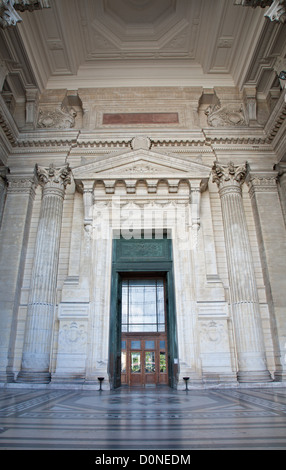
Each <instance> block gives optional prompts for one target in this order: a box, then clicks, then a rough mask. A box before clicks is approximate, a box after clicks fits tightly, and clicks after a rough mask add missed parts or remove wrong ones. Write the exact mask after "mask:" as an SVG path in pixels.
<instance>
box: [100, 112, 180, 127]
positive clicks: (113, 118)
mask: <svg viewBox="0 0 286 470" xmlns="http://www.w3.org/2000/svg"><path fill="white" fill-rule="evenodd" d="M178 122H179V115H178V113H118V114H104V115H103V124H105V125H110V124H113V125H128V124H178Z"/></svg>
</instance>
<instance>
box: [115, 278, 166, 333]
mask: <svg viewBox="0 0 286 470" xmlns="http://www.w3.org/2000/svg"><path fill="white" fill-rule="evenodd" d="M164 290H165V286H164V279H125V280H123V281H122V298H121V302H122V332H124V333H137V332H141V333H151V332H153V333H154V332H156V333H160V332H164V331H165V295H164Z"/></svg>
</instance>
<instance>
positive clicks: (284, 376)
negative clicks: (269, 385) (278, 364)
mask: <svg viewBox="0 0 286 470" xmlns="http://www.w3.org/2000/svg"><path fill="white" fill-rule="evenodd" d="M274 380H275V382H286V372H285V371H278V372H275V373H274Z"/></svg>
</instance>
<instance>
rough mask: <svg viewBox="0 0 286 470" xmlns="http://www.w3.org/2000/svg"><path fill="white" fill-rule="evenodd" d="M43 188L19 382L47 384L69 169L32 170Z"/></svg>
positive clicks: (65, 167) (50, 167)
mask: <svg viewBox="0 0 286 470" xmlns="http://www.w3.org/2000/svg"><path fill="white" fill-rule="evenodd" d="M36 173H37V176H38V180H39V183H40V184H41V185H42V188H43V196H42V204H41V211H40V218H39V224H38V231H37V239H36V245H35V253H34V265H33V271H32V278H31V287H30V295H29V301H28V310H27V320H26V330H25V340H24V348H23V358H22V368H21V371H20V373H19V375H18V381H19V382H35V383H47V382H49V381H50V354H51V342H52V329H53V321H54V309H55V305H56V289H57V273H58V260H59V245H60V235H61V223H62V211H63V201H64V195H65V189H66V186H67V184H69V183H70V181H71V178H70V169H69V167H68V166H67V165H66V166H63V167H61V168H55V167H54V166H53V164H51V165H50V166H49V168H43V167H38V166H37V167H36Z"/></svg>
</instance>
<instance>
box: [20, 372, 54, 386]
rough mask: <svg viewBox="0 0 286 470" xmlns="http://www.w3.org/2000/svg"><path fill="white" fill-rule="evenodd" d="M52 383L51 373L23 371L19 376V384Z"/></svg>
mask: <svg viewBox="0 0 286 470" xmlns="http://www.w3.org/2000/svg"><path fill="white" fill-rule="evenodd" d="M50 381H51V374H50V372H36V371H21V372H19V374H18V377H17V380H16V382H17V383H27V384H28V383H31V384H48V383H50Z"/></svg>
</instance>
